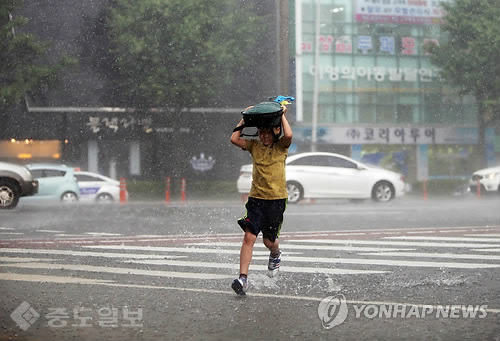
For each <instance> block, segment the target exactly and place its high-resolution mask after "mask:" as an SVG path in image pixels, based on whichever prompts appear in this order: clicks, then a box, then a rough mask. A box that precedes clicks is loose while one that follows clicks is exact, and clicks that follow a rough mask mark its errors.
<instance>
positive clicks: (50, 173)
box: [30, 169, 66, 179]
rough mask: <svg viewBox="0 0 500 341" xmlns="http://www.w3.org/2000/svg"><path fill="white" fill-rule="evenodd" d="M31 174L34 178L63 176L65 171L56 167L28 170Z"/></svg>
mask: <svg viewBox="0 0 500 341" xmlns="http://www.w3.org/2000/svg"><path fill="white" fill-rule="evenodd" d="M30 172H31V174H32V175H33V177H34V178H35V179H39V178H51V177H59V176H60V177H63V176H64V175H66V172H65V171H62V170H58V169H34V170H30Z"/></svg>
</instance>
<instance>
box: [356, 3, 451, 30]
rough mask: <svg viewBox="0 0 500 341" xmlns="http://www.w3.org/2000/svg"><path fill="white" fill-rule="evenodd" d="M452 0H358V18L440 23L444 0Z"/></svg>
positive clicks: (361, 19)
mask: <svg viewBox="0 0 500 341" xmlns="http://www.w3.org/2000/svg"><path fill="white" fill-rule="evenodd" d="M449 1H451V0H403V1H401V0H377V1H374V0H357V1H356V10H355V11H356V12H355V16H356V20H357V21H359V22H381V23H393V24H423V25H428V24H440V23H441V22H442V18H443V16H444V15H445V11H444V10H443V8H442V7H441V3H442V2H449Z"/></svg>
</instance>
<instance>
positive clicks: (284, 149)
mask: <svg viewBox="0 0 500 341" xmlns="http://www.w3.org/2000/svg"><path fill="white" fill-rule="evenodd" d="M247 109H248V108H247ZM282 109H283V113H282V116H281V123H282V126H283V136H281V137H280V135H281V127H273V128H258V134H259V140H246V139H243V138H241V130H236V131H235V132H233V134H232V135H231V143H233V144H234V145H236V146H238V147H240V148H242V149H243V150H247V151H248V152H250V154H251V156H252V162H253V172H252V187H251V189H250V193H249V195H248V201H247V203H246V204H245V207H246V210H247V213H246V215H245V216H244V217H243V218H241V219H239V220H238V224H239V225H240V227H241V228H242V229H243V231H244V232H245V236H244V238H243V243H242V245H241V250H240V276H239V278H237V279H235V280H233V282H232V284H231V287H232V288H233V290H234V291H235V292H236V293H237V294H239V295H244V294H245V292H246V289H247V287H248V282H247V279H248V268H249V266H250V262H251V260H252V253H253V246H254V244H255V240H256V239H257V236H258V235H259V233H260V232H262V236H263V241H264V245H265V246H266V247H267V248H268V249H269V251H270V255H269V263H268V269H269V270H270V271H274V270H277V269H278V268H279V266H280V261H281V251H280V248H279V241H278V237H279V233H280V230H281V224H282V222H283V213H284V212H285V209H286V204H287V200H288V194H287V190H286V178H285V160H286V158H287V156H288V147H289V146H290V144H291V143H292V136H293V134H292V128H291V127H290V124H289V123H288V120H287V119H286V116H285V113H286V111H287V109H286V107H285V106H282ZM243 124H244V121H243V119H242V120H241V121H240V123H239V124H238V127H239V126H241V125H243Z"/></svg>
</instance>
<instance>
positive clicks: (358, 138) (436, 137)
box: [293, 125, 494, 144]
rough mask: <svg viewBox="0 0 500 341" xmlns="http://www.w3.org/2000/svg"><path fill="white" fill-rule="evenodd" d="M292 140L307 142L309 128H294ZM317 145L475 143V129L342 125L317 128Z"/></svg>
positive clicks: (492, 132) (490, 132) (491, 130)
mask: <svg viewBox="0 0 500 341" xmlns="http://www.w3.org/2000/svg"><path fill="white" fill-rule="evenodd" d="M293 137H294V140H300V141H303V142H310V140H311V128H310V127H294V128H293ZM317 137H318V142H319V143H330V144H477V141H478V132H477V128H475V127H431V126H427V127H425V126H382V125H373V126H363V127H360V126H344V127H338V126H335V127H319V128H318V132H317ZM487 139H488V141H489V140H491V139H494V131H493V129H488V130H487Z"/></svg>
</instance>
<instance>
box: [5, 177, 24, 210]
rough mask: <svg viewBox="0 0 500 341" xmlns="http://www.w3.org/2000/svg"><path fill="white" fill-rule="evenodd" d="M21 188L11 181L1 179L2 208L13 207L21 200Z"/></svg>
mask: <svg viewBox="0 0 500 341" xmlns="http://www.w3.org/2000/svg"><path fill="white" fill-rule="evenodd" d="M19 197H20V195H19V190H18V189H17V186H16V185H15V184H13V183H12V182H10V181H6V180H0V209H1V208H5V209H11V208H14V207H16V206H17V203H18V202H19Z"/></svg>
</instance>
